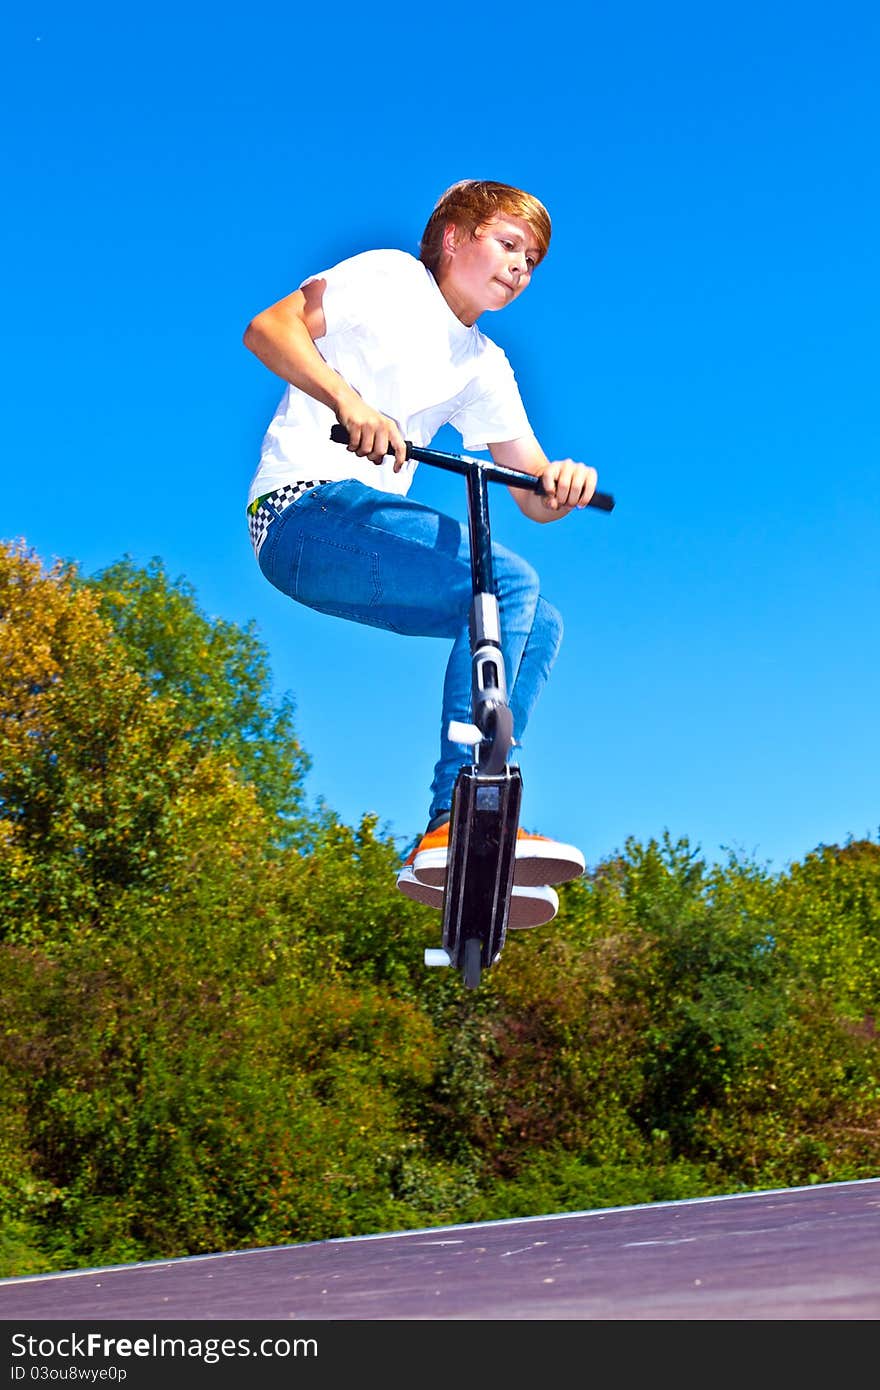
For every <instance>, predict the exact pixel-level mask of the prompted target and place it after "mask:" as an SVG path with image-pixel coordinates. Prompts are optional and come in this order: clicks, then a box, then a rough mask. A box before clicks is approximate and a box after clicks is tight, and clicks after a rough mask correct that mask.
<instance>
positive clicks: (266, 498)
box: [247, 478, 331, 555]
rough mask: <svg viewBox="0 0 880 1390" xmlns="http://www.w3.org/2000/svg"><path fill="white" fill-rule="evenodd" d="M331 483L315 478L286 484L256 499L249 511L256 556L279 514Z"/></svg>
mask: <svg viewBox="0 0 880 1390" xmlns="http://www.w3.org/2000/svg"><path fill="white" fill-rule="evenodd" d="M330 481H331V479H329V478H315V479H310V480H309V481H307V482H300V483H285V484H284V486H283V487H276V489H275V491H274V492H264V493H263V495H262V497H255V498H254V500H253V502H251V503H250V504H249V505H248V509H247V519H248V530H249V531H250V533H251V545H252V546H253V547H254V554H255V555H259V553H260V547H261V546H262V544H263V541H264V540H265V539H266V532H267V531H268V530H269V527H270V526H271V524H272V522H273V521H274V520H275V517H276V516H277V514H278V512H280V511H283V509H284V508H285V507H289V506H290V504H291V502H296V501H297V499H298V498H300V497H302V495H303V493H304V492H308V491H309V490H310V489H311V488H313V487H321V486H323V484H324V483H328V482H330Z"/></svg>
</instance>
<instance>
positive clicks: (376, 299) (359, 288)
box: [300, 251, 401, 335]
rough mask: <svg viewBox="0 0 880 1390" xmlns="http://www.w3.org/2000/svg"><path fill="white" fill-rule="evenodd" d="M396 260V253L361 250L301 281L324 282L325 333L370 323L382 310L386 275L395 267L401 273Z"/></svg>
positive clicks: (398, 255)
mask: <svg viewBox="0 0 880 1390" xmlns="http://www.w3.org/2000/svg"><path fill="white" fill-rule="evenodd" d="M399 260H400V253H399V252H394V251H362V252H361V253H360V254H359V255H357V256H349V257H348V259H347V260H344V261H339V263H338V264H337V265H334V266H331V267H330V269H329V270H322V271H320V272H319V273H318V274H317V275H310V276H308V278H307V279H306V280H304V281H303V282H302V283H303V285H307V284H308V283H309V282H310V281H312V280H323V281H324V297H323V301H322V307H323V310H324V322H325V323H326V325H327V333H328V335H329V334H331V333H346V332H348V331H349V329H352V328H357V327H358V326H359V325H361V324H368V323H371V322H373V321H374V320H375V319H376V317H377V315H380V314H381V313H382V310H383V305H384V302H385V296H386V294H387V285H388V277H389V275H393V274H394V272H395V270H396V271H397V273H398V275H399V274H400V269H401V267H400V265H399V264H397V262H398V261H399ZM300 289H302V285H300Z"/></svg>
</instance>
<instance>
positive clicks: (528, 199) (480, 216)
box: [419, 179, 550, 274]
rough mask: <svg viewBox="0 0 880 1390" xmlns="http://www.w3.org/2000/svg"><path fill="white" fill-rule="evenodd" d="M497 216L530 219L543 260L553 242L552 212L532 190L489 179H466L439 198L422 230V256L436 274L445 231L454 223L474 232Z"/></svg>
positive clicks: (524, 220) (420, 255) (539, 254)
mask: <svg viewBox="0 0 880 1390" xmlns="http://www.w3.org/2000/svg"><path fill="white" fill-rule="evenodd" d="M495 217H518V218H519V219H520V220H521V221H523V222H527V223H528V225H529V227H530V228H531V230H532V232H533V234H534V237H535V241H536V242H537V243H538V260H539V261H542V260H543V259H544V257H545V256H546V254H547V249H548V247H549V245H550V214H549V213H548V211H547V209H546V208H545V207H544V204H543V203H540V202H539V201H538V199H537V198H535V197H534V196H533V195H532V194H531V193H524V192H523V190H522V189H521V188H513V187H511V185H510V184H508V183H493V182H491V180H488V179H462V180H461V181H460V182H459V183H454V184H453V185H452V187H451V188H447V190H446V192H445V193H444V194H443V195H442V197H441V198H440V199H439V200H438V202H437V205H436V207H435V208H434V211H433V212H432V213H431V216H430V217H429V218H428V224H427V226H426V227H425V230H424V232H423V233H422V240H421V244H420V247H419V257H420V259H421V260H422V261H424V263H425V265H426V266H427V267H428V269H429V270H430V271H432V272H433V273H434V274H436V273H437V267H438V266H439V264H440V256H441V252H442V249H443V233H444V231H445V230H446V228H447V227H448V225H449V223H450V222H452V223H454V225H455V226H456V227H461V228H462V229H463V230H464V231H466V232H470V234H471V236H473V235H474V233H475V232H476V230H477V228H478V227H483V226H485V225H486V223H487V222H491V221H492V219H493V218H495Z"/></svg>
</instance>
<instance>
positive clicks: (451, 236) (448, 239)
mask: <svg viewBox="0 0 880 1390" xmlns="http://www.w3.org/2000/svg"><path fill="white" fill-rule="evenodd" d="M460 241H461V236H460V235H459V231H458V228H457V227H456V225H455V223H454V222H447V223H446V226H445V227H444V228H443V243H442V244H443V250H444V251H446V252H447V253H448V255H450V256H452V255H454V254H455V251H456V249H457V247H458V243H459V242H460Z"/></svg>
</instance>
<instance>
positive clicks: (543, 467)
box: [489, 434, 599, 521]
mask: <svg viewBox="0 0 880 1390" xmlns="http://www.w3.org/2000/svg"><path fill="white" fill-rule="evenodd" d="M489 453H490V454H491V455H492V458H493V459H494V460H495V462H496V463H499V464H501V465H502V466H503V467H505V468H518V469H519V471H520V472H521V473H531V475H532V477H534V478H540V479H541V484H542V487H543V492H542V493H537V492H525V491H523V490H522V489H520V488H517V487H511V488H510V489H509V492H510V495H511V497H512V498H513V499H514V501H515V502H516V504H517V506H518V507H519V509H520V511H521V512H522V513H523V514H524V515H525V516H527V517H529V518H530V520H531V521H559V520H560V518H561V517H563V516H568V514H569V512H572V511H575V510H576V509H579V508H581V507H586V506H587V504H588V502H589V500H590V498H591V497H592V495H593V493H594V492H595V491H596V484H597V482H598V481H599V475H598V474H597V472H596V470H595V468H590V467H589V465H588V464H586V463H575V462H574V460H573V459H557V460H556V461H555V462H552V463H551V461H550V459H548V457H547V455H546V454H545V453H544V450H543V449H542V448H541V446H540V444H539V443H538V441H537V439H536V438H535V436H534V435H533V434H532V435H524V436H523V437H522V438H521V439H508V440H505V441H504V443H501V444H490V445H489Z"/></svg>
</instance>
